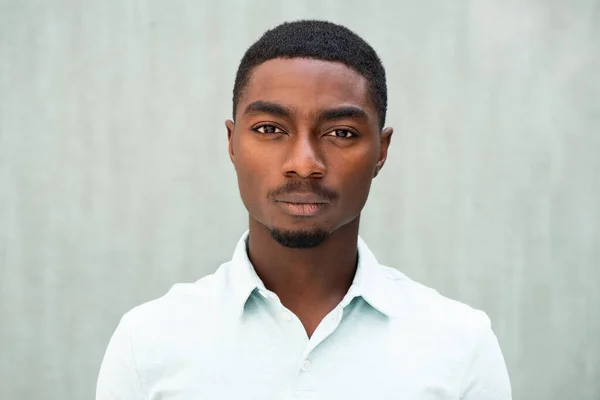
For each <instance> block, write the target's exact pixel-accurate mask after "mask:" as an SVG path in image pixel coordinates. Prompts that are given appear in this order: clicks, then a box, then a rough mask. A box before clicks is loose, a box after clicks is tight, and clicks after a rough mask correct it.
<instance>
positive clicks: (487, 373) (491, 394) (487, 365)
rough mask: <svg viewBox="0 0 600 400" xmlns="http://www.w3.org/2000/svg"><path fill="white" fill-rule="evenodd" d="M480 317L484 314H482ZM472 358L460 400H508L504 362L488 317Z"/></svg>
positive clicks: (509, 392) (465, 375) (508, 386)
mask: <svg viewBox="0 0 600 400" xmlns="http://www.w3.org/2000/svg"><path fill="white" fill-rule="evenodd" d="M482 314H483V313H482ZM483 315H484V317H485V324H484V326H483V329H482V330H481V333H480V334H479V339H478V342H477V344H476V345H475V348H474V350H473V353H472V355H471V359H470V361H469V364H468V366H467V369H466V370H465V374H464V376H463V381H462V388H461V395H460V399H461V400H511V399H512V394H511V387H510V380H509V377H508V371H507V369H506V363H505V362H504V357H503V356H502V351H501V350H500V345H499V344H498V339H497V338H496V335H495V334H494V332H493V331H492V328H491V323H490V319H489V318H488V317H487V315H485V314H483Z"/></svg>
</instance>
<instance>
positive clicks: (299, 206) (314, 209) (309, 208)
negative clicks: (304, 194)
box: [275, 200, 328, 217]
mask: <svg viewBox="0 0 600 400" xmlns="http://www.w3.org/2000/svg"><path fill="white" fill-rule="evenodd" d="M275 203H276V204H278V205H279V206H281V207H282V208H283V210H284V211H285V212H286V213H287V214H289V215H293V216H299V217H310V216H313V215H316V214H318V213H319V212H321V211H322V210H323V209H324V208H325V207H327V205H328V203H293V202H288V201H279V200H278V201H276V202H275Z"/></svg>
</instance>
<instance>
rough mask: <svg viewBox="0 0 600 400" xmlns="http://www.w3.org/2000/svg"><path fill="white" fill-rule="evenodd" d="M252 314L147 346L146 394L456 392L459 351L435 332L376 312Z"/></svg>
mask: <svg viewBox="0 0 600 400" xmlns="http://www.w3.org/2000/svg"><path fill="white" fill-rule="evenodd" d="M288 318H289V317H286V316H282V318H281V319H280V320H274V319H273V318H255V319H253V320H252V321H249V322H247V323H245V324H243V325H242V326H237V327H229V328H227V329H219V330H214V331H212V332H206V331H204V332H201V331H198V332H189V334H187V335H184V336H180V339H179V340H178V341H175V342H170V343H168V344H163V345H158V346H157V347H156V348H154V349H146V350H145V351H144V354H146V355H148V356H149V357H147V358H146V359H145V360H143V363H142V368H141V369H140V375H141V379H142V383H143V386H144V391H145V392H146V394H147V399H148V400H167V399H173V400H192V399H194V400H198V399H278V400H281V399H302V398H304V399H413V400H429V399H432V400H433V399H440V400H442V399H455V398H456V396H457V394H456V393H457V390H458V387H459V384H460V377H461V372H462V365H463V363H462V361H463V360H462V359H461V357H460V355H459V354H453V353H452V352H448V351H447V346H445V343H443V340H442V341H440V340H439V337H436V336H435V335H434V334H432V335H423V334H421V333H417V331H416V330H411V329H402V327H401V326H398V324H395V323H392V322H390V321H389V320H387V319H383V318H379V317H373V318H370V317H367V318H365V317H364V316H363V317H362V318H361V320H353V319H352V318H346V319H344V320H342V321H337V322H336V321H334V320H330V321H327V320H324V321H321V324H319V326H318V327H316V329H315V332H314V334H313V335H312V336H311V338H310V339H308V337H307V336H306V332H305V331H304V329H305V328H304V326H302V323H300V321H299V320H293V319H292V320H288Z"/></svg>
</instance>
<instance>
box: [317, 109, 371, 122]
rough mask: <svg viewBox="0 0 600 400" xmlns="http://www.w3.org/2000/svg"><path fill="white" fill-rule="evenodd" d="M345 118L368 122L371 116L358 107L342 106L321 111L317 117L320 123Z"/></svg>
mask: <svg viewBox="0 0 600 400" xmlns="http://www.w3.org/2000/svg"><path fill="white" fill-rule="evenodd" d="M343 118H359V119H364V120H368V119H369V116H368V115H367V113H366V112H365V111H364V110H363V109H361V108H358V107H356V106H342V107H337V108H332V109H329V110H323V111H320V112H319V114H318V117H317V119H318V120H319V122H320V123H322V122H326V121H333V120H336V119H343Z"/></svg>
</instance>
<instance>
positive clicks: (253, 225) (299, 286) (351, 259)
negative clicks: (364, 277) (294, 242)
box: [248, 217, 360, 312]
mask: <svg viewBox="0 0 600 400" xmlns="http://www.w3.org/2000/svg"><path fill="white" fill-rule="evenodd" d="M359 219H360V217H357V218H356V219H355V220H353V221H351V222H350V223H348V224H346V225H344V226H342V227H340V228H338V229H337V230H335V232H333V233H332V234H331V235H330V236H329V237H328V238H327V239H326V240H325V241H324V242H323V243H321V244H320V245H319V246H317V247H314V248H310V249H291V248H287V247H284V246H282V245H280V244H279V243H277V242H276V241H275V240H274V239H273V238H272V237H271V232H270V231H269V229H268V228H266V227H265V226H264V225H262V224H261V223H260V222H258V221H256V220H255V219H253V218H252V217H250V236H249V254H248V256H249V258H250V260H251V262H252V265H253V266H254V269H255V270H256V273H257V274H258V276H259V277H260V278H261V280H262V281H263V282H264V284H265V286H266V287H267V289H269V290H271V291H273V292H275V293H276V294H277V295H278V296H279V298H280V300H281V302H282V304H283V305H284V306H286V307H287V308H288V309H290V310H292V311H295V312H302V311H303V310H304V311H308V310H309V309H312V310H314V309H319V310H330V309H332V308H333V307H335V306H336V305H337V304H338V303H339V302H340V301H341V300H342V298H343V297H344V295H345V294H346V293H347V291H348V289H349V287H350V285H351V284H352V280H353V279H354V274H355V272H356V262H357V255H358V250H357V238H358V226H359Z"/></svg>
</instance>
